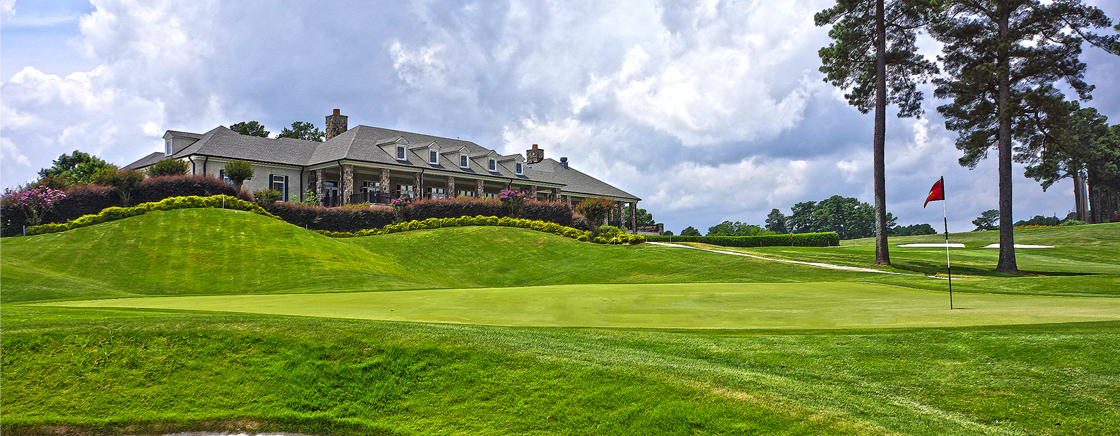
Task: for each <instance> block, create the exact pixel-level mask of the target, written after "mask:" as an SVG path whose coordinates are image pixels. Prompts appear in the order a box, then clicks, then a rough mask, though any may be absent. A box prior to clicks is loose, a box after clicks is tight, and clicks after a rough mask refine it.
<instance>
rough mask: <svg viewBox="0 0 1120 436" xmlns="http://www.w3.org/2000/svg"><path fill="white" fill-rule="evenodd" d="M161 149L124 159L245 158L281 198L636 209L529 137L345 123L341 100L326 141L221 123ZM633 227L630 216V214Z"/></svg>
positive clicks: (197, 163)
mask: <svg viewBox="0 0 1120 436" xmlns="http://www.w3.org/2000/svg"><path fill="white" fill-rule="evenodd" d="M163 140H164V151H163V152H162V153H160V152H156V153H152V154H150V155H148V156H145V157H144V158H142V159H140V160H138V161H136V162H133V163H131V164H129V165H127V166H126V168H131V169H135V170H141V171H143V170H144V169H145V168H147V167H148V166H150V165H152V164H154V163H156V162H159V161H160V160H163V159H169V158H170V159H179V160H182V161H184V162H186V163H187V165H188V172H189V173H190V174H206V175H211V176H215V177H219V178H223V179H227V180H228V178H226V177H225V164H226V163H228V162H230V161H234V160H243V161H246V162H249V163H250V164H252V165H253V178H252V179H250V180H246V181H245V183H244V188H245V189H248V190H249V191H256V190H264V189H274V190H276V191H279V192H280V193H281V198H283V199H284V201H293V200H298V201H303V199H304V195H305V192H308V191H312V192H314V193H315V194H316V198H318V199H319V203H320V204H321V205H323V206H341V205H345V204H358V203H371V204H384V203H388V202H389V201H390V200H392V199H395V198H400V197H405V196H407V197H411V198H414V199H420V198H455V197H476V198H497V197H498V194H499V193H500V192H501V191H503V190H507V189H510V190H515V191H525V192H529V193H530V194H532V195H533V196H535V197H536V198H537V199H538V200H559V201H564V202H567V203H568V204H570V205H571V204H578V203H579V202H580V201H583V199H585V198H589V197H604V198H606V199H608V200H611V201H613V202H615V205H616V208H615V209H616V211H615V212H616V213H618V215H617V216H622V215H621V210H622V207H623V206H624V205H630V206H631V207H633V208H634V210H637V203H638V201H639V200H640V199H639V198H638V197H636V196H634V195H632V194H629V193H627V192H626V191H623V190H621V189H618V188H616V187H614V186H611V185H610V184H607V183H605V182H603V181H600V180H599V179H596V178H594V177H591V176H589V175H587V174H584V173H582V172H580V171H578V170H576V169H574V168H571V167H570V166H569V165H568V159H567V158H565V157H562V158H560V160H559V161H556V160H553V159H548V158H545V157H544V150H543V149H541V148H538V147H537V145H535V144H534V145H533V146H532V148H531V149H529V150H526V152H525V156H522V155H520V154H513V155H506V156H503V155H500V154H498V153H497V152H496V151H494V150H492V149H488V148H485V147H482V146H480V145H478V144H475V143H473V142H470V141H462V140H458V139H451V138H441V137H436V136H429V135H423V134H419V133H411V132H403V131H399V130H391V129H383V128H379V127H369V126H362V125H359V126H356V127H354V128H348V127H347V116H345V115H341V114H340V113H339V110H338V109H335V110H334V113H333V114H331V115H328V116H327V117H326V129H325V136H324V140H323V142H316V141H306V140H300V139H291V138H276V139H273V138H261V137H257V136H246V135H241V134H238V133H237V132H234V131H232V130H230V129H228V128H226V127H224V126H218V127H216V128H214V129H212V130H210V131H208V132H206V133H190V132H180V131H176V130H168V131H167V133H166V134H164V135H163ZM627 224H629V225H628V227H629V228H630V229H634V227H635V226H634V223H627Z"/></svg>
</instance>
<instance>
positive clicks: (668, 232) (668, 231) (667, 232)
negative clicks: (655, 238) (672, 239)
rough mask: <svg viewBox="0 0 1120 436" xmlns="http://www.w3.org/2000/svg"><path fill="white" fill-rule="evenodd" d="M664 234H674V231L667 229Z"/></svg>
mask: <svg viewBox="0 0 1120 436" xmlns="http://www.w3.org/2000/svg"><path fill="white" fill-rule="evenodd" d="M662 235H664V236H673V231H672V230H666V231H665V233H662Z"/></svg>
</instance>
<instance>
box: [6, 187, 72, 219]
mask: <svg viewBox="0 0 1120 436" xmlns="http://www.w3.org/2000/svg"><path fill="white" fill-rule="evenodd" d="M63 198H66V194H64V193H63V192H62V191H59V190H57V189H51V188H48V187H46V186H36V187H34V188H31V189H28V190H26V191H23V192H17V193H14V194H12V198H11V199H10V202H11V204H12V205H14V206H16V207H18V208H19V209H20V210H21V211H23V214H24V216H26V217H27V222H28V223H29V224H31V225H33V226H37V225H39V221H41V220H42V219H43V214H45V213H47V211H49V210H51V207H53V206H54V203H55V202H56V201H58V200H61V199H63Z"/></svg>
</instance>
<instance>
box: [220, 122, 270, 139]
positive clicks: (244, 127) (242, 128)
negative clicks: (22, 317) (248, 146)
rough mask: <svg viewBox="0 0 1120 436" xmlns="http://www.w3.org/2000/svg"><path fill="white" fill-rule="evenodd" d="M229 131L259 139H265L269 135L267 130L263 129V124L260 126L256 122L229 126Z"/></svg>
mask: <svg viewBox="0 0 1120 436" xmlns="http://www.w3.org/2000/svg"><path fill="white" fill-rule="evenodd" d="M229 129H230V130H233V131H234V132H237V133H240V134H242V135H247V136H259V137H261V138H267V137H268V134H269V133H271V132H269V131H268V130H265V129H264V125H263V124H260V123H258V122H256V121H242V122H240V123H236V124H234V125H232V126H229Z"/></svg>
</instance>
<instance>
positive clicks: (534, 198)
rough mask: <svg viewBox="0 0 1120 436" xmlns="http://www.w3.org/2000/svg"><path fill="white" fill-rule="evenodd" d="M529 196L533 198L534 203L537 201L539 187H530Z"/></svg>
mask: <svg viewBox="0 0 1120 436" xmlns="http://www.w3.org/2000/svg"><path fill="white" fill-rule="evenodd" d="M529 195H532V196H533V201H536V200H537V185H531V186H529Z"/></svg>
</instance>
